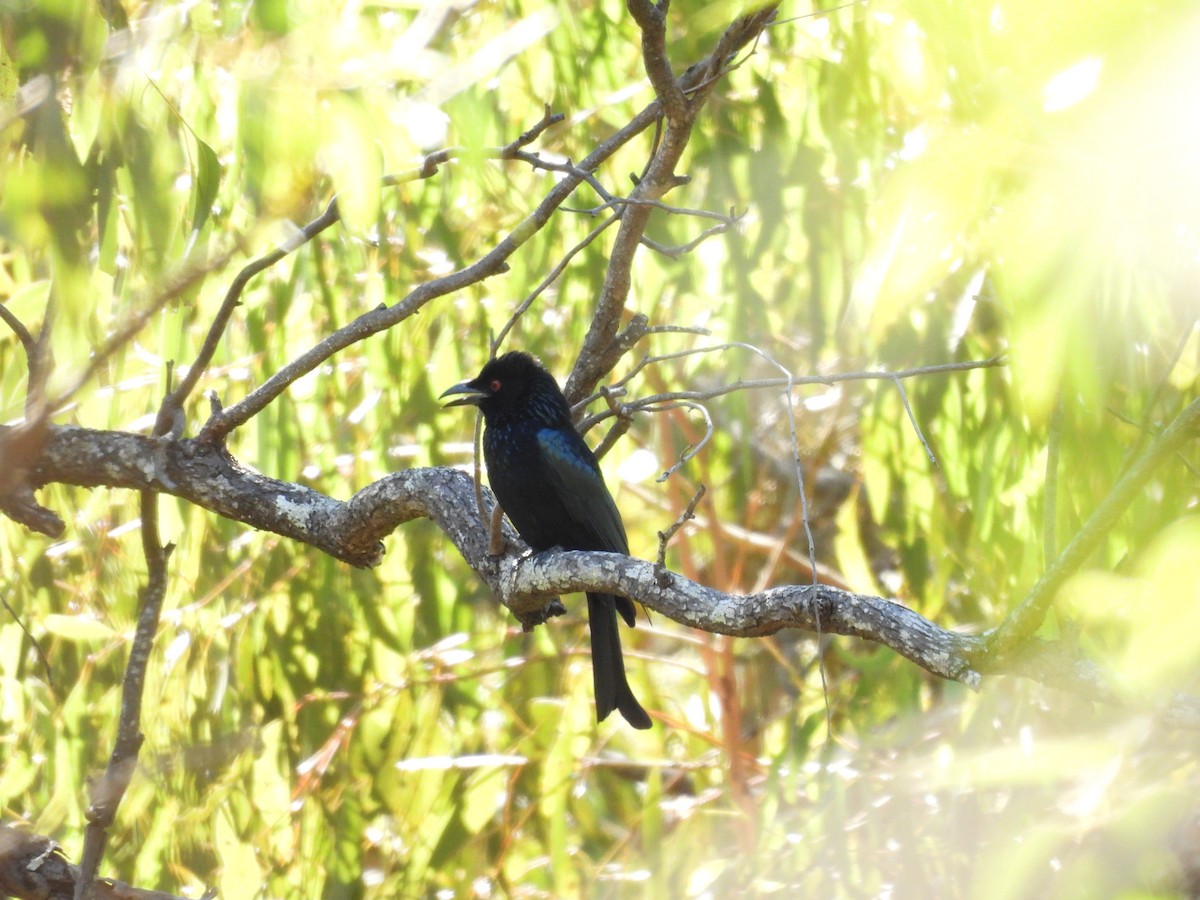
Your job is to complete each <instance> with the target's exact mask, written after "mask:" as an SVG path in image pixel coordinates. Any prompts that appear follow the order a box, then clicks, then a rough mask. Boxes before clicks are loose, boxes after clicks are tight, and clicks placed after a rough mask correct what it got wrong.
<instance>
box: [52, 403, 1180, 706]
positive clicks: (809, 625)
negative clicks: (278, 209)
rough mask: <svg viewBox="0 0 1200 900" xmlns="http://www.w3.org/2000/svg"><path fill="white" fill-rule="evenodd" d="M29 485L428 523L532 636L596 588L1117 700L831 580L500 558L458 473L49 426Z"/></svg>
mask: <svg viewBox="0 0 1200 900" xmlns="http://www.w3.org/2000/svg"><path fill="white" fill-rule="evenodd" d="M34 476H35V477H36V479H37V480H38V482H39V483H45V482H49V481H57V482H63V483H66V484H75V485H82V486H85V487H96V486H100V485H107V486H110V487H126V488H136V489H139V490H140V489H143V488H146V487H150V488H153V489H155V490H158V491H161V492H162V493H168V494H172V495H175V496H178V497H182V498H185V499H188V500H191V501H192V502H194V503H197V504H199V505H201V506H203V507H205V508H207V509H210V510H212V511H214V512H216V513H218V514H220V515H222V516H225V517H227V518H230V519H234V520H237V521H240V522H244V523H246V524H247V525H251V526H253V527H255V528H259V529H262V530H265V531H271V532H274V533H276V534H280V535H283V536H284V537H288V538H292V539H294V540H298V541H301V542H303V543H306V544H309V545H310V546H313V547H316V548H317V549H319V550H321V551H323V552H325V553H328V554H329V555H330V556H333V557H335V558H336V559H340V560H342V561H344V562H347V563H349V564H351V565H355V566H373V565H376V564H378V563H379V561H380V559H381V558H382V554H383V543H382V541H383V539H384V538H385V537H387V536H388V535H389V534H390V533H391V532H392V531H394V530H395V529H396V528H397V527H398V526H400V525H401V524H403V523H405V522H408V521H411V520H413V519H418V518H428V519H431V520H432V521H433V522H434V523H435V524H436V525H437V527H438V528H440V529H441V530H442V531H443V532H445V533H446V535H447V536H448V537H449V538H450V539H451V541H452V542H453V543H454V546H455V547H456V548H457V549H458V552H459V553H460V554H461V555H462V556H463V558H464V559H465V560H466V561H467V563H468V565H469V566H470V567H471V568H472V570H473V571H474V572H475V574H476V575H477V576H478V577H479V579H480V580H481V581H482V582H483V583H484V584H486V585H487V586H488V587H489V588H491V590H492V591H493V592H494V593H495V595H496V596H497V598H498V599H499V600H500V602H501V603H503V604H504V605H505V606H506V607H508V608H509V609H511V610H512V611H513V613H514V614H515V615H516V616H517V618H518V619H520V620H521V621H522V622H523V623H524V624H525V625H526V626H527V627H528V626H531V625H533V624H537V623H538V622H540V621H543V620H544V619H545V618H546V617H547V615H552V614H555V613H556V612H557V610H558V608H557V607H552V606H551V605H549V604H547V599H548V598H552V597H554V596H556V595H558V594H561V593H567V592H571V591H583V590H587V589H597V588H598V589H602V590H607V591H613V592H615V593H619V594H623V595H625V596H628V597H630V598H631V599H633V600H636V601H638V602H641V603H644V604H645V605H646V606H647V607H649V608H650V609H653V610H655V611H657V612H659V613H661V614H662V615H664V616H666V617H667V618H670V619H673V620H675V621H677V622H680V623H682V624H685V625H689V626H692V627H694V628H699V629H701V630H703V631H709V632H714V633H718V634H727V635H733V636H740V637H754V636H761V635H766V634H772V633H774V632H776V631H779V630H781V629H783V628H799V629H802V630H809V631H814V632H815V631H816V623H817V619H818V616H819V618H820V623H821V632H822V633H823V634H843V635H851V636H855V637H859V638H863V639H864V640H870V641H875V642H877V643H881V644H884V645H885V646H888V647H890V648H891V649H893V650H895V651H896V652H897V653H900V654H901V655H902V656H904V657H905V658H907V659H909V660H911V661H912V662H914V663H916V664H917V665H919V666H920V667H921V668H923V669H925V670H926V671H928V672H930V673H932V674H934V675H937V676H938V677H941V678H949V679H953V680H956V681H960V682H962V683H964V684H967V685H970V686H972V687H975V686H978V684H979V683H980V676H981V675H982V674H992V673H995V674H999V673H1003V672H1012V673H1014V674H1022V675H1026V676H1029V677H1033V678H1036V679H1037V680H1045V681H1049V682H1050V683H1053V684H1054V685H1055V686H1056V687H1061V688H1068V689H1073V690H1076V691H1078V692H1080V693H1082V694H1084V695H1086V696H1089V697H1092V698H1094V699H1099V700H1104V701H1106V702H1121V700H1122V697H1123V695H1122V693H1121V691H1120V690H1119V687H1117V686H1114V685H1113V684H1111V679H1106V678H1105V677H1103V673H1102V672H1101V670H1100V669H1099V667H1098V666H1096V665H1095V664H1094V663H1092V662H1090V661H1088V660H1086V659H1080V658H1076V657H1075V656H1074V655H1072V654H1066V655H1064V653H1063V651H1062V648H1061V647H1059V646H1058V645H1054V644H1046V643H1040V642H1036V641H1032V642H1028V643H1027V644H1026V645H1025V646H1024V647H1023V648H1022V649H1021V651H1020V652H1019V653H993V652H988V650H987V649H986V638H985V637H984V636H981V635H967V634H960V633H958V632H953V631H948V630H946V629H943V628H941V627H939V626H938V625H936V624H934V623H933V622H930V621H929V620H928V619H925V618H924V617H923V616H921V615H919V614H918V613H916V612H914V611H913V610H910V609H908V608H907V607H905V606H903V605H901V604H899V603H896V602H894V601H892V600H889V599H886V598H882V597H873V596H867V595H863V594H857V593H854V592H852V591H845V590H841V589H838V588H835V587H832V586H829V585H824V584H818V585H812V584H808V585H784V586H779V587H773V588H770V589H768V590H765V591H761V592H758V593H754V594H751V595H748V596H740V595H736V594H726V593H723V592H721V591H717V590H713V589H712V588H708V587H704V586H703V585H700V584H696V583H695V582H692V581H689V580H688V579H686V578H683V577H681V576H679V575H676V574H673V573H669V572H664V571H663V570H662V569H661V568H660V567H658V566H657V565H655V564H654V563H653V562H648V561H642V560H638V559H632V558H630V557H625V556H620V555H616V554H610V553H582V552H570V553H568V552H550V553H544V554H539V555H537V556H522V555H521V548H522V547H523V544H522V543H521V541H520V538H518V537H517V535H516V534H515V533H514V532H513V531H512V530H511V528H509V527H508V526H507V525H506V526H505V538H506V544H507V546H508V548H509V549H508V552H507V553H506V554H505V555H503V556H494V555H491V553H490V552H489V522H490V519H491V515H492V511H493V510H494V508H495V501H494V500H493V498H492V495H491V493H490V492H489V491H486V490H484V491H482V502H483V510H482V516H481V513H480V508H479V506H478V504H477V501H476V493H475V485H474V481H473V479H472V478H471V476H470V475H469V474H468V473H466V472H463V471H460V470H457V469H448V468H420V469H409V470H406V471H403V472H397V473H394V474H392V475H388V476H386V477H384V478H381V479H380V480H379V481H376V482H374V483H373V484H371V485H368V486H367V487H365V488H363V489H362V490H361V491H359V492H358V493H357V494H355V495H354V496H353V497H351V498H350V499H349V500H345V501H342V500H336V499H334V498H332V497H328V496H326V495H324V494H321V493H319V492H317V491H314V490H312V489H311V488H307V487H304V486H302V485H297V484H291V483H289V482H285V481H279V480H276V479H273V478H268V477H267V476H265V475H261V474H259V473H256V472H251V471H250V470H248V469H246V468H244V467H243V466H241V465H239V464H238V463H237V462H236V461H235V460H234V459H232V457H230V456H229V454H228V453H226V452H225V451H224V450H222V449H220V448H217V447H213V446H211V445H205V444H203V443H201V442H199V441H195V440H182V441H162V440H156V439H154V438H150V437H145V436H141V435H132V434H124V433H120V432H107V431H90V430H87V429H82V428H69V427H62V426H53V427H51V429H50V431H49V433H48V436H47V442H46V448H45V452H44V454H43V457H42V459H41V461H40V462H39V464H38V466H37V468H36V469H35V471H34ZM1197 709H1198V706H1197V704H1196V701H1195V700H1194V699H1189V698H1185V697H1180V698H1176V701H1175V702H1174V703H1173V704H1172V706H1171V708H1170V709H1168V711H1167V713H1168V718H1169V720H1171V721H1173V722H1176V723H1178V724H1195V725H1196V726H1198V727H1200V715H1197Z"/></svg>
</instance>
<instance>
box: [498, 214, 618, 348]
mask: <svg viewBox="0 0 1200 900" xmlns="http://www.w3.org/2000/svg"><path fill="white" fill-rule="evenodd" d="M618 218H619V216H618V215H617V214H613V215H611V216H609V217H608V218H607V219H605V220H604V221H603V222H601V223H600V224H599V225H597V226H596V227H595V228H593V229H592V230H591V231H589V232H588V233H587V235H586V236H585V237H584V238H583V240H581V241H580V242H579V243H578V244H576V245H575V246H574V247H572V248H571V249H570V250H568V251H567V252H566V253H565V254H564V255H563V258H562V259H560V260H559V261H558V264H557V265H555V267H554V268H553V269H551V270H550V273H549V274H548V275H547V276H546V277H545V278H543V279H542V280H541V283H539V284H538V286H537V287H535V288H534V289H533V290H532V291H530V292H529V294H528V295H527V296H526V297H525V299H524V300H522V301H521V302H520V304H518V306H517V308H516V309H515V310H513V314H512V315H511V316H509V317H508V321H507V322H505V323H504V327H503V328H501V329H500V331H499V333H498V334H497V335H496V336H495V337H494V338H492V346H491V351H490V354H489V355H490V356H495V355H496V352H497V351H498V350H499V349H500V345H501V344H503V343H504V339H505V338H506V337H508V334H509V332H510V331H512V330H513V328H514V327H515V326H516V324H517V322H518V321H519V320H520V318H521V316H523V315H525V313H526V312H527V311H528V310H529V307H531V306H532V305H533V301H534V300H536V299H537V298H538V297H540V296H541V295H542V292H543V291H545V290H546V288H548V287H550V285H552V284H553V283H554V282H555V281H556V280H557V279H558V277H559V276H560V275H562V273H563V272H564V271H565V270H566V268H567V263H569V262H570V261H571V260H572V259H574V258H575V255H576V254H577V253H579V251H580V250H582V249H583V248H584V247H586V246H588V245H589V244H591V243H592V241H594V240H596V238H598V237H599V236H600V235H601V234H603V233H604V231H605V230H606V229H608V227H609V226H611V225H612V224H614V223H615V222H616V221H617V220H618Z"/></svg>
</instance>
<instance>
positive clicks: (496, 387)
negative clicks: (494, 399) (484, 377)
mask: <svg viewBox="0 0 1200 900" xmlns="http://www.w3.org/2000/svg"><path fill="white" fill-rule="evenodd" d="M488 389H489V390H490V391H491V392H492V393H493V394H495V393H497V392H498V391H499V390H500V379H499V378H493V379H492V383H491V384H489V385H488Z"/></svg>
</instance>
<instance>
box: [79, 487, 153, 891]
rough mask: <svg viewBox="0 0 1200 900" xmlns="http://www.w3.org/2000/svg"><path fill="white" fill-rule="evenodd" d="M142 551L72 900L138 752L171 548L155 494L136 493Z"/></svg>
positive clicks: (92, 870)
mask: <svg viewBox="0 0 1200 900" xmlns="http://www.w3.org/2000/svg"><path fill="white" fill-rule="evenodd" d="M141 521H142V550H143V553H144V554H145V557H146V567H147V570H148V575H147V578H146V585H145V587H143V588H142V591H141V612H139V613H138V623H137V629H136V630H135V632H134V636H133V646H132V647H131V648H130V651H129V662H128V663H126V665H125V679H124V682H123V684H122V686H121V716H120V719H119V721H118V724H117V739H116V742H115V743H114V745H113V752H112V756H111V757H110V758H109V761H108V768H107V769H106V770H105V772H104V774H103V775H102V776H100V777H99V778H97V779H95V780H93V781H92V783H91V803H90V804H89V806H88V808H87V811H86V817H87V821H88V824H87V828H86V829H84V840H83V859H82V862H81V864H80V873H79V880H78V881H77V882H76V885H75V900H84V898H86V897H88V896H89V895H88V888H89V886H90V885H92V883H93V882H94V880H95V878H96V873H97V871H99V867H100V860H101V858H102V857H103V856H104V848H105V846H106V844H107V843H108V829H109V828H110V827H111V826H112V823H113V821H114V820H115V818H116V815H117V807H118V806H120V804H121V800H122V798H123V797H124V796H125V791H126V789H127V788H128V787H129V781H130V779H131V778H132V777H133V771H134V769H135V768H136V767H137V759H138V752H139V751H140V750H141V747H142V740H143V738H142V728H141V722H142V693H143V691H144V689H145V686H146V672H147V669H148V667H149V665H150V650H151V649H152V648H153V646H154V636H155V635H156V634H157V633H158V619H159V615H160V613H161V612H162V605H163V598H164V597H165V596H166V592H167V559H168V558H169V557H170V555H171V551H172V549H173V547H172V546H171V545H169V544H168V545H167V546H163V545H162V543H161V539H160V537H159V532H158V494H157V493H156V492H155V491H154V490H152V489H149V488H146V489H143V490H142V491H141Z"/></svg>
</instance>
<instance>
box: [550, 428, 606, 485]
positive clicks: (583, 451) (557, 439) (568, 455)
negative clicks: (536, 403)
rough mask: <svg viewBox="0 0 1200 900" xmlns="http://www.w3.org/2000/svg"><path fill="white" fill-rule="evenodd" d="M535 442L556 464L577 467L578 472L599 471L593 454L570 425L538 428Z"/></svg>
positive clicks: (598, 465) (595, 472)
mask: <svg viewBox="0 0 1200 900" xmlns="http://www.w3.org/2000/svg"><path fill="white" fill-rule="evenodd" d="M537 442H538V447H539V448H540V449H541V451H542V453H543V455H544V456H545V457H546V459H547V460H548V461H549V462H551V463H552V464H554V465H556V466H563V467H566V468H568V469H577V470H578V471H579V473H580V474H585V473H586V474H590V475H594V474H597V473H599V472H600V464H599V463H598V462H596V456H595V454H593V453H592V451H591V450H590V449H589V448H588V445H587V444H586V443H584V441H583V438H581V437H580V436H579V432H577V431H576V430H575V429H574V428H573V427H571V426H570V425H567V426H566V427H565V428H563V427H558V428H540V429H538V432H537Z"/></svg>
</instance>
